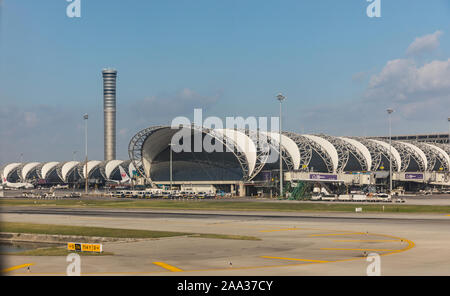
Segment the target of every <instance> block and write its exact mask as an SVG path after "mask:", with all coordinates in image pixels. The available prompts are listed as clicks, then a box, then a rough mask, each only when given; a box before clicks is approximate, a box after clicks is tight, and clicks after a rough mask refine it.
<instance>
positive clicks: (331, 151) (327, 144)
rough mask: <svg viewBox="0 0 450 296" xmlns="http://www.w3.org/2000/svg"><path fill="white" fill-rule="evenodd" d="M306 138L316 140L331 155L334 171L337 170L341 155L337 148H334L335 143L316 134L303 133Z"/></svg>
mask: <svg viewBox="0 0 450 296" xmlns="http://www.w3.org/2000/svg"><path fill="white" fill-rule="evenodd" d="M302 136H303V137H305V138H308V139H310V140H311V141H313V142H315V143H316V144H318V145H319V146H321V147H322V148H323V149H324V150H325V151H326V152H327V153H328V155H329V156H330V158H331V163H332V164H333V172H336V170H337V167H338V164H339V156H338V153H337V151H336V148H334V146H333V144H331V143H330V142H329V141H327V140H325V139H324V138H321V137H318V136H314V135H302Z"/></svg>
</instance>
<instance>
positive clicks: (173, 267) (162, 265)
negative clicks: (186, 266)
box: [153, 262, 183, 272]
mask: <svg viewBox="0 0 450 296" xmlns="http://www.w3.org/2000/svg"><path fill="white" fill-rule="evenodd" d="M153 264H155V265H158V266H160V267H162V268H165V269H167V270H170V271H172V272H180V271H183V270H182V269H179V268H177V267H175V266H172V265H169V264H167V263H164V262H153Z"/></svg>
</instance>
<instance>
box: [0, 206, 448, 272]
mask: <svg viewBox="0 0 450 296" xmlns="http://www.w3.org/2000/svg"><path fill="white" fill-rule="evenodd" d="M0 213H1V220H2V221H10V222H29V223H41V224H59V225H78V226H97V227H110V228H125V229H148V230H163V231H177V232H195V233H216V234H217V233H220V234H236V235H247V236H256V237H259V238H261V240H260V241H243V240H225V239H205V238H195V237H171V238H164V239H152V240H145V241H139V242H133V243H107V244H105V246H104V250H107V251H110V252H113V253H114V254H115V255H114V256H104V257H82V274H83V275H174V274H176V275H180V274H182V275H366V273H367V267H368V265H369V262H367V261H366V260H365V259H366V257H364V255H365V254H369V253H376V254H379V255H381V257H380V258H381V274H382V275H450V254H449V252H448V248H449V246H450V216H447V215H442V214H427V215H422V214H392V213H390V214H369V213H290V212H289V213H286V212H256V211H255V212H241V211H187V210H134V209H133V210H131V209H130V210H123V209H120V210H116V209H114V210H111V209H108V210H106V209H73V208H33V207H23V208H22V207H4V208H2V209H1V212H0ZM2 259H5V262H6V263H7V266H8V267H13V266H21V265H24V264H30V263H33V265H32V267H31V270H32V272H31V273H28V272H25V271H24V270H23V269H16V270H13V271H11V272H9V273H8V274H11V275H64V274H65V271H66V267H67V263H66V262H65V258H62V257H26V256H3V258H2Z"/></svg>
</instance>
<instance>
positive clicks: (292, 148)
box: [260, 132, 300, 170]
mask: <svg viewBox="0 0 450 296" xmlns="http://www.w3.org/2000/svg"><path fill="white" fill-rule="evenodd" d="M260 133H264V134H266V135H268V136H269V137H270V138H271V139H272V141H275V142H276V143H277V145H279V141H280V134H279V133H277V132H260ZM281 145H282V146H283V148H284V149H285V150H286V151H287V153H289V155H290V156H291V160H292V163H293V164H294V169H295V170H298V169H299V167H300V151H299V150H298V146H297V144H295V142H294V141H293V140H292V139H291V138H289V137H287V136H285V135H283V134H281Z"/></svg>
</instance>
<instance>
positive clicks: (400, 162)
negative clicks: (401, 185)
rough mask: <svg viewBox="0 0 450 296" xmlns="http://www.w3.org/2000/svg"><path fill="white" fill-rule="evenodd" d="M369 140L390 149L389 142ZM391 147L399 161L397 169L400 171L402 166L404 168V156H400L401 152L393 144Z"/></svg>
mask: <svg viewBox="0 0 450 296" xmlns="http://www.w3.org/2000/svg"><path fill="white" fill-rule="evenodd" d="M368 140H369V141H372V142H373V143H376V144H378V145H380V146H382V147H384V148H386V149H387V150H388V151H389V144H388V143H386V142H383V141H379V140H374V139H368ZM390 149H391V153H392V156H394V160H395V162H396V163H397V171H398V172H400V171H401V168H402V158H401V156H400V153H398V151H397V149H395V148H394V147H393V146H391V147H390Z"/></svg>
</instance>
